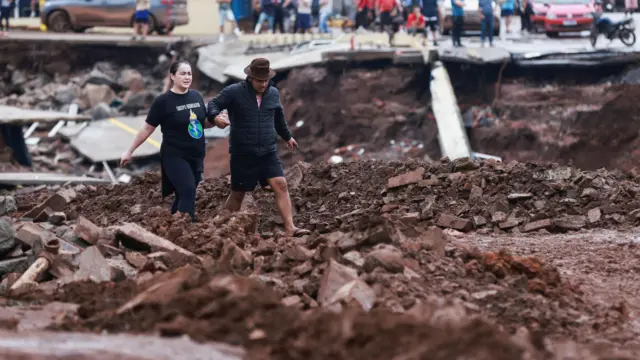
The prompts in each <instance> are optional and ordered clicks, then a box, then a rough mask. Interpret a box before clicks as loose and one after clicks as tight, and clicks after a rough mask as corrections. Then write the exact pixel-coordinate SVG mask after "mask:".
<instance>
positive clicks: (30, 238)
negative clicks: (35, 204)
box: [16, 223, 45, 248]
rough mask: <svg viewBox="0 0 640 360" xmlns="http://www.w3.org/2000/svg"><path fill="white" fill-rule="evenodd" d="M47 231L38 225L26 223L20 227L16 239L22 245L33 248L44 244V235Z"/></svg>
mask: <svg viewBox="0 0 640 360" xmlns="http://www.w3.org/2000/svg"><path fill="white" fill-rule="evenodd" d="M44 232H45V230H44V228H43V227H41V226H40V225H38V224H34V223H24V224H22V225H19V227H18V231H17V232H16V239H18V241H20V242H21V243H23V244H25V245H27V246H29V247H31V248H33V247H34V245H35V244H36V243H38V244H42V243H43V241H42V240H43V234H44Z"/></svg>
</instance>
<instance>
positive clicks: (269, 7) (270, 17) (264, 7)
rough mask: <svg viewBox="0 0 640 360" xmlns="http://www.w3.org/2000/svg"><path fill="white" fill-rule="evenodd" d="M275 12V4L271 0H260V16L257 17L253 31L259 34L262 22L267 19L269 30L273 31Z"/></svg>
mask: <svg viewBox="0 0 640 360" xmlns="http://www.w3.org/2000/svg"><path fill="white" fill-rule="evenodd" d="M275 13H276V5H275V3H274V2H273V0H261V3H260V16H259V17H258V23H257V24H256V27H255V29H254V31H253V32H254V33H256V34H260V32H261V31H262V24H263V23H264V22H265V20H266V21H267V23H268V24H269V32H270V33H272V32H273V28H274V27H275Z"/></svg>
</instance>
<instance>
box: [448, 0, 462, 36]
mask: <svg viewBox="0 0 640 360" xmlns="http://www.w3.org/2000/svg"><path fill="white" fill-rule="evenodd" d="M451 22H452V25H453V27H452V29H451V40H453V46H454V47H462V41H461V38H462V28H463V26H464V1H463V0H451Z"/></svg>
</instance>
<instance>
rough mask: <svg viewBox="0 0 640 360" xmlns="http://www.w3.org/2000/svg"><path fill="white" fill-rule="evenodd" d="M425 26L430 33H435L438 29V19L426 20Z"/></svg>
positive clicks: (435, 17) (429, 18) (430, 18)
mask: <svg viewBox="0 0 640 360" xmlns="http://www.w3.org/2000/svg"><path fill="white" fill-rule="evenodd" d="M426 26H427V27H428V28H429V29H431V31H433V32H436V30H437V29H438V17H437V16H433V17H428V18H426Z"/></svg>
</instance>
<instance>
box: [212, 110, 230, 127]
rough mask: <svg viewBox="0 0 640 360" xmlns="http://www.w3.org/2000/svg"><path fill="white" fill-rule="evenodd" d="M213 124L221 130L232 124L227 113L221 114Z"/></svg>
mask: <svg viewBox="0 0 640 360" xmlns="http://www.w3.org/2000/svg"><path fill="white" fill-rule="evenodd" d="M213 123H214V124H215V125H216V126H217V127H219V128H220V129H224V128H226V127H227V126H229V125H230V124H231V123H230V122H229V115H228V114H227V113H220V114H219V115H218V116H216V117H215V119H213Z"/></svg>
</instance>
